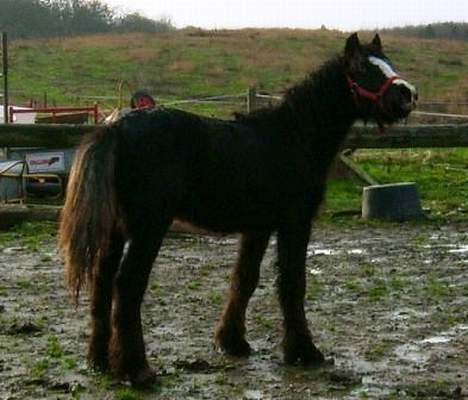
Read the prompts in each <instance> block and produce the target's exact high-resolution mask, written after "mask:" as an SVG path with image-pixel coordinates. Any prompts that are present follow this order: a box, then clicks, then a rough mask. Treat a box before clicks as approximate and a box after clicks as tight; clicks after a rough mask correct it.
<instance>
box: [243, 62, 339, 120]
mask: <svg viewBox="0 0 468 400" xmlns="http://www.w3.org/2000/svg"><path fill="white" fill-rule="evenodd" d="M343 80H344V61H343V59H342V58H341V57H336V58H333V59H331V60H329V61H328V62H326V63H324V64H323V65H322V66H321V67H320V68H319V69H317V70H315V71H313V72H311V73H310V74H308V75H307V76H306V77H305V78H304V79H303V80H302V81H301V82H299V83H298V84H296V85H294V86H292V87H290V88H289V89H287V90H286V92H285V94H284V96H283V99H282V100H281V102H279V103H277V104H275V105H271V106H268V107H263V108H260V109H258V110H254V111H252V112H250V113H235V114H234V116H235V119H236V121H238V122H240V123H243V124H246V125H251V126H252V125H253V126H259V125H264V124H266V123H268V122H277V121H283V122H286V121H284V119H285V118H287V119H289V121H287V122H289V123H290V124H291V126H296V125H297V123H298V120H297V119H296V118H293V115H294V114H301V117H300V119H301V120H302V121H304V117H305V116H307V117H306V118H307V120H309V119H311V118H312V119H315V118H314V115H313V114H315V115H317V116H320V114H321V112H322V108H323V107H325V104H324V103H323V102H324V100H325V99H324V96H323V91H324V90H325V91H326V92H336V91H337V90H339V89H340V87H339V86H341V87H342V83H343ZM321 94H322V95H321ZM302 124H303V122H302V123H301V125H302Z"/></svg>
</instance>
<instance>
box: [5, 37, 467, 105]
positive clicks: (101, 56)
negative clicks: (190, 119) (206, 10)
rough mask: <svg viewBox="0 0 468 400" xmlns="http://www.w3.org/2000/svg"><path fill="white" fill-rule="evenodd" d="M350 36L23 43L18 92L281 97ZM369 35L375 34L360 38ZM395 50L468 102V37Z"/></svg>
mask: <svg viewBox="0 0 468 400" xmlns="http://www.w3.org/2000/svg"><path fill="white" fill-rule="evenodd" d="M346 36H347V34H344V33H341V32H336V31H327V30H314V31H312V30H287V29H265V30H252V29H245V30H239V31H225V30H221V31H203V30H196V29H186V30H179V31H175V32H170V33H164V34H128V35H118V34H113V35H93V36H85V37H77V38H66V39H44V40H29V41H15V42H12V43H11V48H10V70H11V85H10V86H11V90H12V95H13V98H17V99H18V100H25V99H29V98H31V97H34V98H39V99H41V98H42V97H43V94H44V93H47V96H48V98H49V100H50V101H52V102H56V103H66V104H70V103H72V102H76V97H77V96H112V95H114V96H115V95H116V94H117V86H118V83H119V82H120V81H121V80H125V81H126V82H128V85H129V87H130V88H131V90H134V89H136V88H141V87H145V88H148V89H150V90H151V91H152V92H154V93H155V94H157V95H158V96H160V97H161V98H163V99H172V98H186V97H190V96H194V95H217V94H231V93H240V92H243V91H245V90H246V88H247V87H248V86H250V85H256V86H257V87H258V88H259V89H262V90H266V91H270V92H276V93H279V92H281V91H282V90H284V89H285V88H286V87H288V86H289V85H291V84H292V83H294V82H296V81H297V80H298V79H301V78H302V77H303V76H304V75H305V74H306V73H307V72H309V71H310V70H311V69H313V68H315V67H317V66H318V65H320V64H321V63H322V62H323V61H324V60H325V59H327V58H329V57H331V56H333V55H335V54H337V53H339V52H341V51H342V48H343V45H344V40H345V38H346ZM361 36H363V38H369V37H370V34H362V35H361ZM383 41H384V45H385V48H386V51H387V53H388V55H389V56H390V57H391V58H392V60H393V61H394V62H395V64H396V65H397V66H399V67H400V69H401V71H402V72H403V74H404V76H405V77H407V78H408V79H409V80H411V81H413V82H415V83H416V84H417V86H418V88H419V90H420V93H421V98H422V99H442V100H451V101H456V100H462V99H464V100H466V99H467V98H468V73H467V71H468V43H467V42H461V41H444V40H423V39H408V38H404V37H399V36H388V35H385V36H384V37H383Z"/></svg>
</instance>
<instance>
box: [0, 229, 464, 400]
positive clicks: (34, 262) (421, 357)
mask: <svg viewBox="0 0 468 400" xmlns="http://www.w3.org/2000/svg"><path fill="white" fill-rule="evenodd" d="M36 247H37V248H36V249H31V246H29V245H26V244H25V243H24V242H23V241H22V239H21V238H17V239H15V238H13V239H11V240H9V241H8V242H7V243H4V244H2V245H1V248H0V399H5V400H6V399H39V398H40V399H65V398H81V399H127V400H128V399H139V398H141V399H402V398H407V399H423V398H424V399H462V398H463V399H468V225H467V224H466V223H463V224H457V225H455V224H451V225H444V226H438V225H436V224H423V225H420V224H417V225H385V226H372V225H371V226H369V225H361V224H357V225H356V224H354V225H328V224H327V225H325V226H321V227H320V228H319V229H316V230H315V232H314V234H313V241H312V242H311V244H310V246H309V258H308V262H307V275H308V289H307V303H306V309H307V315H308V318H309V320H310V324H311V327H312V331H313V334H314V337H315V341H316V344H317V345H318V346H319V347H320V348H321V349H322V351H323V352H325V354H326V356H327V357H328V358H329V359H330V360H332V361H333V362H334V364H333V365H331V364H330V365H328V366H327V367H324V368H320V369H309V370H304V369H302V368H300V367H285V366H284V365H283V363H282V360H281V352H280V347H279V343H280V340H281V316H280V313H279V307H278V303H277V300H276V297H275V283H274V281H275V274H274V271H275V258H274V238H273V239H272V243H271V245H270V248H269V250H268V254H267V256H266V259H265V261H264V264H263V268H262V277H261V282H260V286H259V288H258V289H257V291H256V293H255V295H254V297H253V299H252V302H251V305H250V308H249V312H248V325H247V330H248V339H249V341H250V343H251V345H252V347H253V348H254V350H255V352H254V354H253V355H252V356H251V357H250V358H249V359H245V360H239V359H233V358H229V357H227V356H225V355H223V354H220V353H218V352H217V351H216V350H215V349H213V338H212V337H213V328H214V325H215V321H216V320H217V317H218V315H219V313H220V311H221V308H222V303H223V301H224V294H225V291H226V288H227V281H228V278H229V273H230V266H231V264H232V263H233V261H234V260H235V251H236V247H237V241H236V237H233V236H232V237H231V236H228V237H213V236H191V235H175V234H172V235H170V237H168V238H167V240H166V242H165V245H164V247H163V249H162V253H161V256H160V258H159V263H158V265H157V267H155V268H154V270H153V274H152V277H151V282H150V287H149V290H148V292H147V294H146V299H145V305H144V319H145V331H146V341H147V350H148V354H149V359H150V362H151V364H152V365H153V366H154V367H155V368H156V369H157V371H158V374H159V383H158V384H157V385H155V386H154V387H153V388H152V389H151V390H149V391H146V392H136V391H133V390H132V389H130V388H128V387H126V386H125V385H122V384H119V383H117V382H114V381H112V379H111V378H109V377H107V376H103V375H96V374H93V373H92V372H90V371H89V370H88V369H87V368H86V363H85V359H84V355H85V352H86V341H87V335H88V323H89V320H88V315H87V301H86V299H84V300H83V301H82V302H81V304H80V306H79V307H78V309H75V308H74V306H73V305H72V304H71V302H70V301H69V298H68V297H67V293H66V291H65V290H64V285H63V274H62V266H61V264H60V262H59V258H58V257H57V255H56V250H55V241H54V239H53V238H50V240H46V242H45V243H44V244H42V245H41V246H36Z"/></svg>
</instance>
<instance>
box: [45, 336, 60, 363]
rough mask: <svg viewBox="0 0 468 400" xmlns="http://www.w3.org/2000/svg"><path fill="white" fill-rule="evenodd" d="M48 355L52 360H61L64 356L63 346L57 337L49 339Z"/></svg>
mask: <svg viewBox="0 0 468 400" xmlns="http://www.w3.org/2000/svg"><path fill="white" fill-rule="evenodd" d="M47 355H48V356H49V357H51V358H61V357H63V356H64V350H63V346H62V344H61V343H60V341H59V339H58V337H57V336H54V335H52V336H49V337H48V338H47Z"/></svg>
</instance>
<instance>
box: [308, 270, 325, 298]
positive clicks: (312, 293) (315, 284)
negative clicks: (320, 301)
mask: <svg viewBox="0 0 468 400" xmlns="http://www.w3.org/2000/svg"><path fill="white" fill-rule="evenodd" d="M322 288H323V284H322V282H321V281H320V279H319V277H318V276H317V275H309V276H308V277H307V291H306V299H307V300H309V301H313V300H315V299H317V298H318V297H319V296H320V293H321V291H322Z"/></svg>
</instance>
